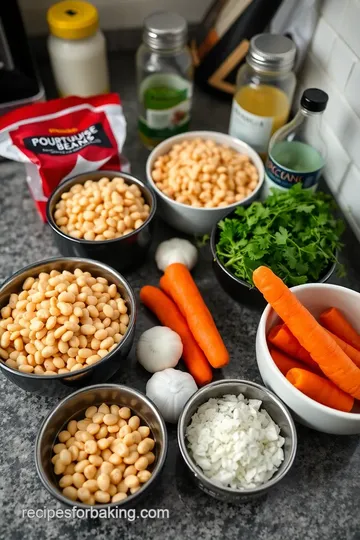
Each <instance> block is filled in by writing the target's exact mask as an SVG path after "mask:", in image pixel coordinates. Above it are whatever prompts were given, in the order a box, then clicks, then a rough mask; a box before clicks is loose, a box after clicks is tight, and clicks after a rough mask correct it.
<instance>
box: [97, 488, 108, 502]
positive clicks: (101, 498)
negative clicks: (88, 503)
mask: <svg viewBox="0 0 360 540" xmlns="http://www.w3.org/2000/svg"><path fill="white" fill-rule="evenodd" d="M94 498H95V501H96V502H98V503H101V504H106V503H108V502H109V501H110V493H107V492H106V491H95V493H94Z"/></svg>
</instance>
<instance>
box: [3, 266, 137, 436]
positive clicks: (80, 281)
mask: <svg viewBox="0 0 360 540" xmlns="http://www.w3.org/2000/svg"><path fill="white" fill-rule="evenodd" d="M120 308H121V309H120ZM124 317H125V318H124ZM128 323H129V316H128V314H127V306H126V303H125V301H124V299H123V298H121V296H120V293H119V291H118V290H117V287H116V285H115V284H109V283H108V281H107V280H106V279H104V278H102V277H97V278H95V277H93V276H92V275H91V274H90V273H89V272H83V271H82V270H80V269H79V268H77V269H76V270H75V271H74V272H69V271H64V272H62V273H60V272H58V271H56V270H52V271H51V272H50V273H49V274H48V273H45V272H42V273H41V274H40V276H37V277H31V278H27V279H26V280H25V281H24V283H23V288H22V291H21V292H20V294H19V295H17V294H13V295H11V296H10V299H9V303H8V305H6V306H4V307H3V308H2V309H1V317H0V329H1V334H0V360H2V361H4V362H5V363H6V364H7V365H8V366H9V367H11V368H13V369H17V370H19V371H21V372H23V373H35V374H37V375H56V374H58V373H70V372H71V373H72V372H74V371H78V370H81V369H83V368H84V367H87V366H90V365H92V364H95V363H96V362H98V361H99V360H101V359H102V358H104V356H106V355H107V354H108V353H109V352H110V351H111V350H112V349H113V348H114V346H116V345H117V343H119V342H120V341H121V340H119V339H118V338H117V337H116V339H115V336H116V332H119V331H120V332H121V334H123V330H124V331H125V332H126V331H127V328H128ZM123 326H124V328H123ZM110 425H111V424H109V426H110ZM94 433H95V432H94Z"/></svg>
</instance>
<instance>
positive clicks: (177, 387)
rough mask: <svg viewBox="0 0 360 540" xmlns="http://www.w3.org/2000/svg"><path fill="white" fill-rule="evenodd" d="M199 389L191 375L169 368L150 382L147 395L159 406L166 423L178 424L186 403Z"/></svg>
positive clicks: (156, 374)
mask: <svg viewBox="0 0 360 540" xmlns="http://www.w3.org/2000/svg"><path fill="white" fill-rule="evenodd" d="M197 389H198V388H197V386H196V382H195V381H194V379H193V377H192V376H191V375H190V374H189V373H186V372H184V371H179V370H178V369H172V368H169V369H164V371H159V372H158V373H155V374H154V375H153V376H152V377H151V378H150V379H149V380H148V382H147V385H146V395H147V396H148V397H149V398H150V399H152V400H153V402H154V403H155V405H157V406H158V408H159V409H160V412H161V413H162V415H163V417H164V419H165V421H166V422H171V423H172V424H176V422H177V421H178V419H179V416H180V413H181V411H182V410H183V408H184V405H185V403H186V402H187V400H188V399H189V398H190V397H191V396H192V395H193V394H195V392H196V391H197Z"/></svg>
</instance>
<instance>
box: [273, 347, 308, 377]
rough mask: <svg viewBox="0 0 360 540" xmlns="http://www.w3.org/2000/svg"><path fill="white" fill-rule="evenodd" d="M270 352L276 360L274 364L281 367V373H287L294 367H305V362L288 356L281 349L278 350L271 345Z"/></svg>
mask: <svg viewBox="0 0 360 540" xmlns="http://www.w3.org/2000/svg"><path fill="white" fill-rule="evenodd" d="M269 352H270V355H271V358H272V359H273V360H274V364H276V367H278V368H279V370H280V371H281V373H282V374H283V375H285V377H286V374H287V372H288V371H290V369H293V368H300V369H303V368H305V366H304V364H302V363H301V362H298V361H297V360H295V359H294V358H290V356H287V354H284V353H282V352H281V351H278V350H277V349H275V348H274V347H269Z"/></svg>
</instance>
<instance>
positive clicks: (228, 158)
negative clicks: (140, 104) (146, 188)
mask: <svg viewBox="0 0 360 540" xmlns="http://www.w3.org/2000/svg"><path fill="white" fill-rule="evenodd" d="M152 179H153V180H154V182H155V184H156V186H157V187H158V188H159V189H160V190H161V191H162V192H163V193H164V194H165V195H167V196H168V197H170V198H171V199H173V200H175V201H177V202H180V203H182V204H186V205H189V206H194V207H197V208H217V207H223V206H228V205H230V204H233V203H235V202H237V201H241V200H242V199H244V198H245V197H247V196H248V195H250V194H251V193H252V192H253V191H254V189H255V188H256V186H257V185H258V182H259V174H258V171H257V168H256V167H255V165H254V164H253V163H252V161H251V160H250V158H249V157H248V156H246V155H244V154H239V153H238V152H237V151H236V150H234V149H232V148H229V147H227V146H224V145H220V144H217V143H216V142H214V141H211V140H203V139H199V138H197V139H193V140H185V141H183V142H181V143H179V144H175V145H174V146H173V147H172V148H171V150H170V151H169V152H168V153H167V154H164V155H162V156H160V157H158V158H157V160H156V161H155V163H154V168H153V171H152Z"/></svg>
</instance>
